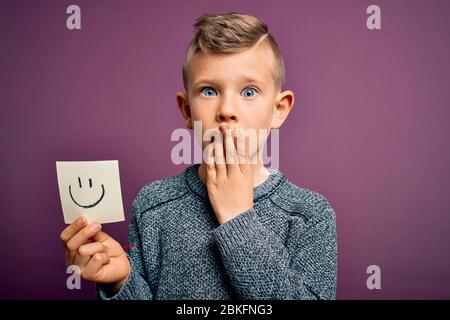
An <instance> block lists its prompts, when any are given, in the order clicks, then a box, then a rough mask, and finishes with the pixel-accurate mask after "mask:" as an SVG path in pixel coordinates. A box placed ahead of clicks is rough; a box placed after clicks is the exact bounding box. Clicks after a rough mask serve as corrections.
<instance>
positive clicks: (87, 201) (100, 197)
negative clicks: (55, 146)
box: [56, 160, 125, 224]
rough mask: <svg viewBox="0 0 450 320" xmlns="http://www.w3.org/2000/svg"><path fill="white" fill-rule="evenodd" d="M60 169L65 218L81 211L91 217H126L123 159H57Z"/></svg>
mask: <svg viewBox="0 0 450 320" xmlns="http://www.w3.org/2000/svg"><path fill="white" fill-rule="evenodd" d="M56 173H57V178H58V189H59V195H60V199H61V208H62V210H63V214H64V222H65V223H67V224H69V223H72V222H73V221H75V220H76V219H77V218H78V217H80V216H81V215H83V216H85V217H86V218H87V219H88V221H97V222H99V223H109V222H118V221H124V220H125V217H124V212H123V204H122V192H121V190H120V189H121V188H120V176H119V162H118V161H117V160H106V161H57V162H56Z"/></svg>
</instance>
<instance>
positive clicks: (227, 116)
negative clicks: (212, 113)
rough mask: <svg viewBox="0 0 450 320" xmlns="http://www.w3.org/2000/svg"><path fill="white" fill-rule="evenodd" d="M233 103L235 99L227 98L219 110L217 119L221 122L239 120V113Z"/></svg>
mask: <svg viewBox="0 0 450 320" xmlns="http://www.w3.org/2000/svg"><path fill="white" fill-rule="evenodd" d="M233 103H234V102H233V101H231V100H230V99H227V101H223V103H222V104H221V105H220V107H219V110H218V111H217V118H218V119H217V121H218V122H219V123H221V122H236V121H237V120H238V114H237V112H236V108H235V106H234V105H233Z"/></svg>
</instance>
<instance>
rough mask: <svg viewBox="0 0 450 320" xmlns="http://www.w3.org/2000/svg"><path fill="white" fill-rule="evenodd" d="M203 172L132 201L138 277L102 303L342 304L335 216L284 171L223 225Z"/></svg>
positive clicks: (102, 291)
mask: <svg viewBox="0 0 450 320" xmlns="http://www.w3.org/2000/svg"><path fill="white" fill-rule="evenodd" d="M198 167H199V165H198V164H195V165H192V166H190V167H188V168H187V169H186V170H185V171H183V172H182V173H180V174H178V175H177V176H173V177H169V178H166V179H162V180H157V181H154V182H152V183H150V184H148V185H146V186H144V187H143V188H142V190H141V191H140V192H139V194H138V196H137V197H136V199H135V200H134V202H133V211H132V217H131V221H130V226H129V236H128V242H129V244H130V247H131V248H130V249H129V251H128V252H127V254H128V257H129V259H130V262H131V266H132V271H131V274H130V276H129V279H128V281H127V282H126V283H125V285H124V286H123V287H122V289H121V290H120V291H119V292H118V293H117V294H115V295H114V296H109V295H108V292H107V290H106V287H103V286H101V285H97V294H98V298H99V299H164V300H166V299H171V300H175V299H186V300H192V299H194V300H197V299H217V300H222V299H335V295H336V271H337V264H336V262H337V261H336V260H337V259H336V258H337V245H336V224H335V213H334V210H333V208H332V207H331V205H330V203H329V202H328V201H327V199H326V198H325V197H323V196H322V195H320V194H319V193H317V192H314V191H311V190H308V189H304V188H300V187H298V186H296V185H294V184H293V183H291V182H289V181H288V180H287V179H286V177H285V176H284V175H283V174H282V173H281V172H280V171H279V170H277V169H269V171H270V173H271V174H270V176H269V177H268V178H267V180H266V181H264V182H263V183H262V184H260V185H258V186H257V187H255V188H254V189H253V195H254V205H253V208H252V209H250V210H248V211H245V212H242V213H241V214H239V215H238V216H237V217H235V218H233V219H231V220H229V221H228V222H226V223H225V224H223V225H219V223H218V222H217V219H216V217H215V215H214V212H213V210H212V207H211V204H210V202H209V199H208V193H207V188H206V186H205V185H204V184H203V183H202V182H201V180H200V179H199V177H198Z"/></svg>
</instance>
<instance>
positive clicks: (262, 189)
mask: <svg viewBox="0 0 450 320" xmlns="http://www.w3.org/2000/svg"><path fill="white" fill-rule="evenodd" d="M199 167H200V164H198V163H197V164H194V165H191V166H189V167H188V168H187V169H186V170H185V177H186V184H187V186H188V188H189V189H190V190H191V191H192V192H193V193H194V194H196V195H198V196H199V197H201V198H203V199H205V200H207V199H208V190H207V188H206V185H205V184H203V182H202V181H201V180H200V178H199V176H198V168H199ZM267 170H268V171H269V172H270V175H269V177H268V178H267V179H266V180H265V181H264V182H263V183H261V184H259V185H258V186H256V187H254V188H253V202H257V201H259V200H261V199H264V198H266V197H268V196H269V195H270V194H271V193H272V192H274V191H275V190H276V189H277V188H278V187H279V186H281V185H282V184H283V182H285V180H286V177H285V176H284V175H283V173H281V172H280V171H279V170H278V169H276V168H267Z"/></svg>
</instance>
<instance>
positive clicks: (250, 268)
mask: <svg viewBox="0 0 450 320" xmlns="http://www.w3.org/2000/svg"><path fill="white" fill-rule="evenodd" d="M213 234H214V238H215V242H216V244H217V246H218V248H219V251H220V254H221V258H222V262H223V264H224V267H225V270H226V272H227V274H228V276H229V278H230V281H231V283H232V285H233V287H234V289H235V291H236V293H237V295H238V297H239V298H240V299H267V300H270V299H272V300H278V299H282V300H292V299H294V300H303V299H305V300H306V299H335V296H336V256H337V244H336V224H335V214H334V211H333V209H332V208H331V206H329V205H327V206H325V209H324V210H323V211H322V212H320V213H319V214H315V215H313V217H311V218H310V219H309V220H308V221H307V222H306V223H305V222H303V220H302V219H301V218H300V217H299V219H295V220H294V222H293V223H292V224H291V226H290V228H289V233H288V237H287V239H286V241H284V242H283V241H282V239H281V238H280V237H279V236H278V235H277V234H275V233H274V232H273V231H272V230H270V229H268V228H267V227H265V226H264V225H263V224H262V223H261V221H260V220H259V219H257V217H256V214H255V211H254V209H253V208H252V209H250V210H248V211H245V212H243V213H241V214H240V215H239V216H237V217H235V218H233V219H231V220H230V221H228V222H226V223H225V224H223V225H221V226H219V227H218V228H216V229H215V230H214V231H213Z"/></svg>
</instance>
